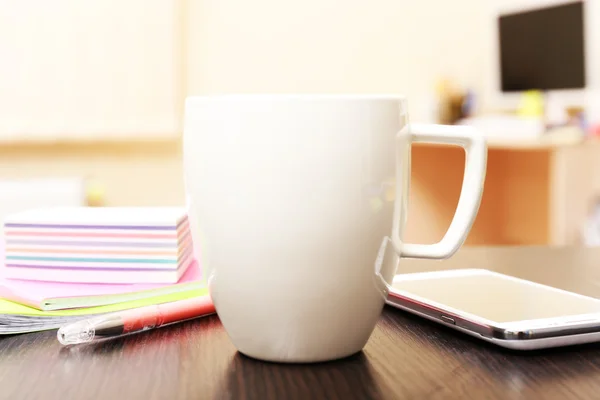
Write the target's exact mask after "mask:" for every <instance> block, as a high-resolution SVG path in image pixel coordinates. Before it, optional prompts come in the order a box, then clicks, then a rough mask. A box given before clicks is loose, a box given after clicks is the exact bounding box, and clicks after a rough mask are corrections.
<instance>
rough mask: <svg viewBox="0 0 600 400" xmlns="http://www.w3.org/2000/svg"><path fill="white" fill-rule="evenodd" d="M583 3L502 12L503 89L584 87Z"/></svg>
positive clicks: (500, 26) (501, 58) (500, 33)
mask: <svg viewBox="0 0 600 400" xmlns="http://www.w3.org/2000/svg"><path fill="white" fill-rule="evenodd" d="M583 13H584V6H583V3H582V2H574V3H573V2H571V3H566V4H560V5H557V6H552V7H546V8H541V9H536V10H533V11H525V12H518V13H514V14H505V15H501V16H500V17H499V19H498V29H499V39H500V45H499V49H500V54H499V58H500V83H501V84H500V86H501V89H502V91H503V92H518V91H525V90H535V89H537V90H542V91H546V90H556V89H578V88H583V87H585V54H584V22H583V19H584V15H583Z"/></svg>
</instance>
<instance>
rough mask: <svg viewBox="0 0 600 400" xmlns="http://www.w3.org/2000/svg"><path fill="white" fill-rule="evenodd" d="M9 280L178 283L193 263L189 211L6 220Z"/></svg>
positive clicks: (47, 214)
mask: <svg viewBox="0 0 600 400" xmlns="http://www.w3.org/2000/svg"><path fill="white" fill-rule="evenodd" d="M4 238H5V268H4V276H5V277H6V278H9V279H27V280H38V281H54V282H85V283H103V284H107V283H108V284H114V283H163V284H168V283H175V282H178V281H179V279H180V278H181V277H182V276H183V274H184V273H185V271H186V270H187V268H188V267H189V265H190V264H191V262H192V261H193V254H192V253H193V251H192V240H191V235H190V231H189V223H188V219H187V214H186V212H185V209H184V208H180V207H157V208H151V207H150V208H149V207H141V208H139V207H129V208H126V207H124V208H120V207H98V208H96V207H66V208H45V209H33V210H28V211H24V212H21V213H16V214H12V215H9V216H8V217H7V218H6V219H5V221H4Z"/></svg>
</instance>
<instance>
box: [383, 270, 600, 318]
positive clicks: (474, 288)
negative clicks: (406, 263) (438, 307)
mask: <svg viewBox="0 0 600 400" xmlns="http://www.w3.org/2000/svg"><path fill="white" fill-rule="evenodd" d="M400 279H401V278H400ZM393 287H394V288H396V289H400V290H403V291H405V292H408V293H412V294H414V295H417V296H419V297H421V298H425V299H428V300H431V301H434V302H436V303H438V304H442V305H444V306H447V307H451V308H454V309H457V310H460V311H462V312H466V313H470V314H473V315H476V316H479V317H481V318H485V319H487V320H489V321H495V322H501V323H502V322H515V321H523V320H534V319H541V318H554V317H563V316H570V315H579V314H589V313H600V300H597V299H593V298H590V297H583V296H578V295H575V294H572V293H569V292H563V291H557V290H554V289H552V288H549V287H546V286H539V285H532V284H531V283H529V282H527V281H522V280H515V279H510V278H507V277H505V276H503V275H499V274H488V273H480V274H479V273H478V274H476V275H458V276H450V275H446V276H437V277H435V276H432V277H430V278H427V279H418V280H412V279H411V280H404V281H403V280H400V281H395V282H394V285H393Z"/></svg>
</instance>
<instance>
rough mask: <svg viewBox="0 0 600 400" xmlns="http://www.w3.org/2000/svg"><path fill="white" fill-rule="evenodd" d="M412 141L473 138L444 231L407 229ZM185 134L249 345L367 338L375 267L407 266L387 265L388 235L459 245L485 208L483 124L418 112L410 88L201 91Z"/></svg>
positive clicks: (275, 354)
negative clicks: (437, 120) (421, 117)
mask: <svg viewBox="0 0 600 400" xmlns="http://www.w3.org/2000/svg"><path fill="white" fill-rule="evenodd" d="M414 142H431V143H446V144H453V145H459V146H462V147H464V149H465V150H466V166H465V178H464V183H463V187H462V192H461V195H460V200H459V204H458V208H457V210H456V214H455V216H454V219H453V221H452V223H451V225H450V228H449V229H448V232H447V233H446V235H445V236H444V238H443V239H442V241H441V242H439V243H436V244H429V245H422V244H410V243H404V242H403V240H402V237H403V230H404V227H405V225H406V222H405V221H406V215H407V200H408V188H409V179H410V146H411V143H414ZM183 146H184V148H183V151H184V167H185V181H186V190H187V192H188V196H189V198H190V199H191V201H192V204H191V207H192V210H193V212H194V215H196V216H197V219H195V220H194V221H193V223H194V224H195V225H197V226H198V228H197V229H198V231H197V232H196V234H195V239H196V241H197V243H196V244H197V245H199V246H200V248H199V254H200V259H201V260H200V262H201V265H202V266H203V268H205V271H207V272H208V280H209V287H210V293H211V295H212V299H213V301H214V304H215V307H216V310H217V313H218V315H219V317H220V319H221V321H222V323H223V326H224V327H225V330H226V331H227V333H228V335H229V337H230V338H231V340H232V342H233V344H234V345H235V346H236V348H237V349H238V350H239V351H240V352H241V353H243V354H246V355H248V356H250V357H254V358H258V359H263V360H269V361H280V362H315V361H324V360H332V359H336V358H341V357H345V356H348V355H351V354H353V353H356V352H359V351H360V350H361V349H362V348H363V347H364V345H365V344H366V343H367V340H368V339H369V336H370V335H371V333H372V332H373V329H374V327H375V324H376V322H377V319H378V317H379V315H380V313H381V311H382V308H383V305H384V299H385V297H384V296H382V292H381V289H382V288H381V282H379V283H378V281H377V279H374V278H375V276H376V275H377V274H381V276H382V277H383V278H384V279H385V280H386V281H387V282H391V280H392V278H393V275H394V274H395V273H396V266H397V262H396V261H397V257H395V256H394V260H392V261H389V260H388V261H387V262H385V263H382V260H379V261H378V265H383V266H384V267H383V269H381V270H379V267H375V264H376V260H377V257H378V253H379V252H380V248H381V247H382V246H381V244H382V241H383V242H384V243H385V240H386V238H387V237H388V236H391V243H393V248H394V250H395V252H396V253H397V254H398V255H399V256H400V257H420V258H435V259H442V258H446V257H449V256H451V255H452V254H453V253H454V252H455V251H456V250H457V249H458V248H459V247H460V246H461V245H462V243H463V242H464V240H465V238H466V236H467V234H468V232H469V230H470V228H471V225H472V223H473V220H474V218H475V216H476V214H477V211H478V208H479V203H480V199H481V195H482V191H483V181H484V177H485V167H486V156H487V151H486V145H485V142H484V140H483V138H482V137H481V136H480V135H478V134H477V132H475V131H474V130H473V129H472V128H469V127H460V126H441V125H414V124H413V125H410V124H409V122H408V115H407V104H406V101H405V100H404V98H402V97H397V96H385V95H382V96H365V95H359V96H351V95H340V96H337V95H222V96H208V97H190V98H188V99H187V101H186V106H185V128H184V144H183ZM374 268H375V269H377V271H374ZM384 286H385V285H384ZM383 290H384V293H383V294H384V295H385V287H384V288H383Z"/></svg>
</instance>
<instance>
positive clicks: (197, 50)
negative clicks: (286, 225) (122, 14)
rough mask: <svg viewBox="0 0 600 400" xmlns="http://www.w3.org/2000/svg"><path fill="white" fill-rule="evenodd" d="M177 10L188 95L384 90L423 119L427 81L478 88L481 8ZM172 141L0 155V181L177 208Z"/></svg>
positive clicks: (383, 4)
mask: <svg viewBox="0 0 600 400" xmlns="http://www.w3.org/2000/svg"><path fill="white" fill-rule="evenodd" d="M450 3H451V2H441V1H435V0H425V1H420V2H415V1H407V0H375V1H372V2H365V1H358V0H349V1H345V2H340V1H334V0H306V1H303V2H280V1H276V0H257V1H253V2H240V1H235V0H182V5H183V7H184V12H182V13H181V15H185V16H186V18H185V19H184V20H182V21H181V26H182V27H183V29H185V30H186V32H187V35H186V41H185V42H186V43H185V45H186V49H187V54H185V56H184V58H185V59H186V60H185V61H186V63H185V68H184V69H185V70H184V71H182V72H183V78H184V80H185V81H186V82H187V84H186V85H185V86H186V89H187V93H188V94H202V93H218V92H234V91H239V92H383V93H403V94H406V95H408V96H409V99H410V107H411V112H412V116H413V119H427V118H429V114H428V106H429V101H430V95H431V92H432V90H433V84H434V80H435V79H436V78H438V77H439V76H440V75H443V74H447V75H452V76H454V77H455V78H456V79H457V80H459V81H460V82H461V83H463V84H465V85H472V86H474V87H477V86H480V84H481V77H482V76H483V71H482V60H481V57H480V56H479V54H480V53H481V49H482V47H483V46H484V45H485V43H484V42H483V41H482V39H481V35H479V31H480V30H481V29H482V23H483V21H482V19H481V18H479V15H480V14H481V12H482V7H483V5H482V3H481V2H480V1H479V0H460V1H455V2H452V3H453V4H450ZM179 146H180V142H179V141H171V142H164V143H146V144H143V143H141V144H139V143H138V144H136V143H120V144H109V143H105V144H94V143H90V144H51V145H35V146H30V145H8V146H7V145H0V178H14V177H39V176H56V175H58V176H72V175H77V176H79V175H83V176H91V177H95V178H97V179H99V180H100V181H101V182H102V183H103V184H104V185H105V188H106V198H107V204H109V205H160V204H165V205H170V204H179V203H182V202H183V183H182V179H181V176H182V169H181V151H180V148H179Z"/></svg>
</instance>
